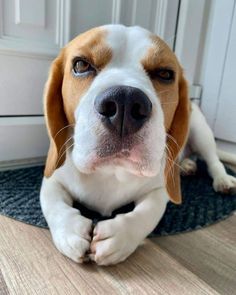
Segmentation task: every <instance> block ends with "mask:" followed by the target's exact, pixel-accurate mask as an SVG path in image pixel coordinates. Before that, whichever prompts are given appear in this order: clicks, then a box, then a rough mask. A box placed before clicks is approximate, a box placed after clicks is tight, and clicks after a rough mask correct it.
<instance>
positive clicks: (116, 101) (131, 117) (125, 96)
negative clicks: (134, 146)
mask: <svg viewBox="0 0 236 295" xmlns="http://www.w3.org/2000/svg"><path fill="white" fill-rule="evenodd" d="M95 109H96V111H97V112H98V113H99V114H100V115H101V116H102V117H101V118H102V122H103V123H104V125H105V126H106V127H107V128H108V129H110V130H112V131H115V132H117V133H118V134H119V135H120V136H121V137H123V136H126V135H129V134H133V133H135V132H137V131H138V130H139V129H140V128H141V127H142V126H143V125H144V123H145V122H146V121H147V120H148V119H149V117H150V116H151V111H152V103H151V101H150V100H149V98H148V97H147V95H146V94H145V93H144V92H143V91H141V90H140V89H138V88H136V87H131V86H113V87H110V88H108V89H106V90H105V91H103V92H102V93H100V94H99V95H98V96H97V97H96V99H95Z"/></svg>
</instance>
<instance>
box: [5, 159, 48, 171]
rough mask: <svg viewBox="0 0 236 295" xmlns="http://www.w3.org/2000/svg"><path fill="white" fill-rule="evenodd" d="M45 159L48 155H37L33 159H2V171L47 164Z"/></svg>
mask: <svg viewBox="0 0 236 295" xmlns="http://www.w3.org/2000/svg"><path fill="white" fill-rule="evenodd" d="M45 160H46V157H37V158H31V159H19V160H11V161H0V171H5V170H13V169H20V168H27V167H33V166H42V165H44V164H45Z"/></svg>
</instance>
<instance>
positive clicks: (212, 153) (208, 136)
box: [181, 103, 236, 193]
mask: <svg viewBox="0 0 236 295" xmlns="http://www.w3.org/2000/svg"><path fill="white" fill-rule="evenodd" d="M190 152H195V153H197V154H198V155H200V156H201V157H202V158H203V159H204V160H205V161H206V163H207V167H208V171H209V174H210V175H211V177H212V178H213V188H214V190H215V191H219V192H223V193H230V192H232V193H234V192H235V191H236V178H235V177H233V176H231V175H228V174H227V172H226V170H225V168H224V166H223V164H222V163H221V162H220V160H219V157H218V155H217V149H216V143H215V139H214V135H213V133H212V130H211V129H210V127H209V125H208V124H207V122H206V119H205V118H204V116H203V114H202V112H201V111H200V109H199V107H198V106H197V105H196V104H195V103H192V113H191V118H190V132H189V139H188V143H187V146H186V148H185V152H184V154H185V155H184V157H187V156H188V154H189V153H190ZM228 158H229V159H231V158H232V159H233V157H231V158H230V157H228ZM181 166H182V168H183V174H193V173H195V171H196V169H197V167H196V163H195V162H194V161H193V160H190V159H188V158H185V159H184V160H183V161H182V164H181Z"/></svg>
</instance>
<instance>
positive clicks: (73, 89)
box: [62, 28, 112, 123]
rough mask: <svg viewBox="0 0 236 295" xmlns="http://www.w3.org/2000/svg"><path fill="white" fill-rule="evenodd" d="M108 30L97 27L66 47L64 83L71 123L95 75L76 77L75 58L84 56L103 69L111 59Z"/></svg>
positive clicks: (67, 113)
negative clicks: (74, 72)
mask: <svg viewBox="0 0 236 295" xmlns="http://www.w3.org/2000/svg"><path fill="white" fill-rule="evenodd" d="M105 37H106V31H104V30H102V29H101V28H95V29H92V30H90V31H88V32H85V33H83V34H81V35H79V36H78V37H76V38H75V39H73V40H72V41H71V42H70V43H69V44H68V45H67V46H66V48H65V55H66V63H65V72H64V79H63V85H62V95H63V100H64V106H65V112H66V115H67V118H68V121H69V123H74V111H75V109H76V107H77V105H78V103H79V101H80V98H81V97H82V95H83V94H84V93H85V92H86V91H87V90H88V88H89V86H90V85H91V83H92V81H93V79H94V75H89V76H87V77H75V76H73V74H72V66H73V60H74V59H75V58H76V57H83V58H85V59H86V60H87V61H89V63H90V64H91V65H92V66H94V67H95V68H96V69H97V70H98V71H101V70H102V69H103V68H104V67H105V66H106V65H107V64H108V63H109V61H110V60H111V58H112V51H111V49H110V48H109V47H108V46H107V45H106V42H105Z"/></svg>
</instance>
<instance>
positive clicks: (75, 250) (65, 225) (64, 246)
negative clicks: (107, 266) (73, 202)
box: [51, 210, 92, 263]
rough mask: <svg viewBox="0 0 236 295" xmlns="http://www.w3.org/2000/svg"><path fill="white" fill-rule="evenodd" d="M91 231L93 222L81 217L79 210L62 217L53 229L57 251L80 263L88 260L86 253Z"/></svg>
mask: <svg viewBox="0 0 236 295" xmlns="http://www.w3.org/2000/svg"><path fill="white" fill-rule="evenodd" d="M91 231H92V220H90V219H88V218H85V217H83V216H81V215H79V213H78V211H77V210H76V211H74V212H72V213H71V212H70V214H68V215H67V216H65V217H62V219H61V221H60V223H59V224H58V225H57V227H56V228H55V227H54V228H53V229H51V233H52V237H53V241H54V244H55V245H56V247H57V249H58V250H59V251H60V252H61V253H62V254H64V255H65V256H67V257H69V258H71V259H72V260H74V261H75V262H78V263H82V262H83V261H85V260H86V257H85V253H86V252H87V251H88V250H89V247H90V242H91V235H90V234H91Z"/></svg>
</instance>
